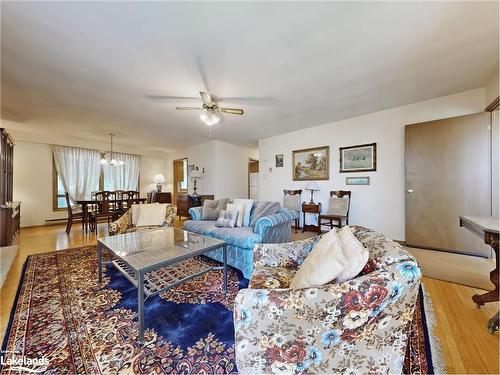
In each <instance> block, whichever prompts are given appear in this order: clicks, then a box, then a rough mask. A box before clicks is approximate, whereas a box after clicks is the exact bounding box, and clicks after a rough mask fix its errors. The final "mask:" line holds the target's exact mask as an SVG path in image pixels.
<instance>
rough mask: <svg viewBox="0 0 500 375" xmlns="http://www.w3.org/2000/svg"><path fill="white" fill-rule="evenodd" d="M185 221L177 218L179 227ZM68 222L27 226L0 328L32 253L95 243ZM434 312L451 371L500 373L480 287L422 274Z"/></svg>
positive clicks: (490, 311) (494, 307)
mask: <svg viewBox="0 0 500 375" xmlns="http://www.w3.org/2000/svg"><path fill="white" fill-rule="evenodd" d="M181 225H182V223H180V222H177V221H176V226H181ZM64 229H65V226H62V225H54V226H48V227H45V226H43V227H31V228H23V229H22V230H21V236H20V249H19V253H18V255H17V257H16V258H15V260H14V263H13V265H12V268H11V269H10V272H9V274H8V275H7V279H6V280H5V283H4V286H3V288H2V290H1V308H0V310H1V311H0V315H1V325H0V330H1V331H0V332H1V335H2V339H3V335H4V333H5V329H6V327H7V323H8V319H9V315H10V310H11V307H12V304H13V301H14V298H15V295H16V291H17V287H18V284H19V278H20V276H21V271H22V266H23V263H24V261H25V260H26V257H27V256H28V255H31V254H36V253H42V252H49V251H54V250H62V249H66V248H69V247H77V246H82V245H90V244H95V243H96V239H95V236H94V235H85V234H83V233H82V232H81V230H79V228H77V227H74V228H73V231H72V233H71V235H69V236H67V235H66V233H65V232H64ZM106 232H107V230H106V224H100V225H99V234H98V235H99V236H104V235H106ZM311 235H313V234H312V233H304V234H302V233H297V235H295V234H294V238H305V237H309V236H311ZM423 284H424V286H425V288H426V290H427V292H428V293H429V295H430V297H431V299H432V303H433V307H434V313H435V316H436V327H435V331H434V333H435V334H436V336H437V337H438V338H439V341H440V342H441V350H442V353H443V356H444V359H445V363H446V368H447V372H449V373H475V374H477V373H490V374H498V373H499V358H498V354H499V342H498V332H497V333H495V334H494V335H490V334H489V333H488V331H487V329H486V324H487V322H488V320H489V319H490V318H491V316H493V315H494V314H495V312H496V311H498V304H488V305H486V306H483V307H482V308H481V309H477V308H476V307H475V305H474V303H473V302H472V299H471V296H472V295H473V294H475V293H478V292H479V293H481V290H479V289H474V288H470V287H466V286H462V285H458V284H452V283H449V282H445V281H441V280H435V279H430V278H424V280H423Z"/></svg>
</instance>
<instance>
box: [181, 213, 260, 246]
mask: <svg viewBox="0 0 500 375" xmlns="http://www.w3.org/2000/svg"><path fill="white" fill-rule="evenodd" d="M184 229H185V230H187V231H190V232H195V233H199V234H202V235H204V236H209V237H212V238H216V239H218V240H222V241H226V242H227V243H228V244H229V245H232V246H236V247H242V248H246V249H253V247H254V246H255V245H256V244H259V243H262V236H261V235H260V234H257V233H254V232H253V230H252V228H251V227H235V228H217V227H216V226H215V221H206V220H205V221H203V220H202V221H194V220H187V221H185V222H184Z"/></svg>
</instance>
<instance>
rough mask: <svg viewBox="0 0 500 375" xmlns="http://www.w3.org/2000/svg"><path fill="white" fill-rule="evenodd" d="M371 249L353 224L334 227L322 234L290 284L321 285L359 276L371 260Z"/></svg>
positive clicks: (303, 285)
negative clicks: (369, 259) (355, 230)
mask: <svg viewBox="0 0 500 375" xmlns="http://www.w3.org/2000/svg"><path fill="white" fill-rule="evenodd" d="M368 256H369V253H368V250H367V249H366V248H365V247H364V246H363V245H362V244H361V242H359V240H358V239H357V238H356V237H355V236H354V234H353V233H352V232H351V228H349V226H347V225H346V226H344V227H342V229H339V230H336V229H332V230H331V231H330V232H328V233H326V234H325V235H323V236H321V238H320V239H319V241H318V242H316V244H315V245H314V247H313V248H312V250H311V252H310V253H309V255H308V256H307V257H306V259H304V262H303V263H302V265H301V266H300V267H299V270H298V271H297V273H296V274H295V276H294V278H293V280H292V282H291V284H290V287H291V288H293V289H300V288H310V287H317V286H320V285H324V284H327V283H329V282H332V281H333V282H335V283H341V282H343V281H347V280H351V279H353V278H355V277H356V276H358V274H359V273H360V272H361V271H362V270H363V268H364V267H365V265H366V263H367V262H368Z"/></svg>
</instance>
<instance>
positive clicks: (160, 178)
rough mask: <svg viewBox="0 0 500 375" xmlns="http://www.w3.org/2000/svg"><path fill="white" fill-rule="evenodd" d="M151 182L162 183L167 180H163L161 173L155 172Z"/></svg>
mask: <svg viewBox="0 0 500 375" xmlns="http://www.w3.org/2000/svg"><path fill="white" fill-rule="evenodd" d="M153 182H155V183H157V184H163V183H164V182H167V180H165V176H164V175H162V174H157V175H156V176H155V177H154V178H153Z"/></svg>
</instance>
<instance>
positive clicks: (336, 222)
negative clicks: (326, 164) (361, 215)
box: [318, 190, 351, 233]
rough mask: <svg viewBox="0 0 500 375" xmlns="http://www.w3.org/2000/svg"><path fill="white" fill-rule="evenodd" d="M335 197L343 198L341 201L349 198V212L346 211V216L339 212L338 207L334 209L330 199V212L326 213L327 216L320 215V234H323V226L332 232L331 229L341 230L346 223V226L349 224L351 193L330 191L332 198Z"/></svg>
mask: <svg viewBox="0 0 500 375" xmlns="http://www.w3.org/2000/svg"><path fill="white" fill-rule="evenodd" d="M334 196H335V197H336V198H341V199H346V198H344V197H346V196H347V199H348V202H347V210H346V211H345V214H344V212H339V211H337V208H336V207H332V200H331V199H330V202H329V204H328V211H327V212H326V214H321V215H319V218H318V233H321V226H322V225H327V226H329V227H330V230H331V229H333V227H337V228H341V227H342V226H343V225H342V223H343V222H345V224H344V225H348V224H349V209H350V207H351V192H350V191H348V190H336V191H330V198H332V197H334ZM323 220H324V221H323Z"/></svg>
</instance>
